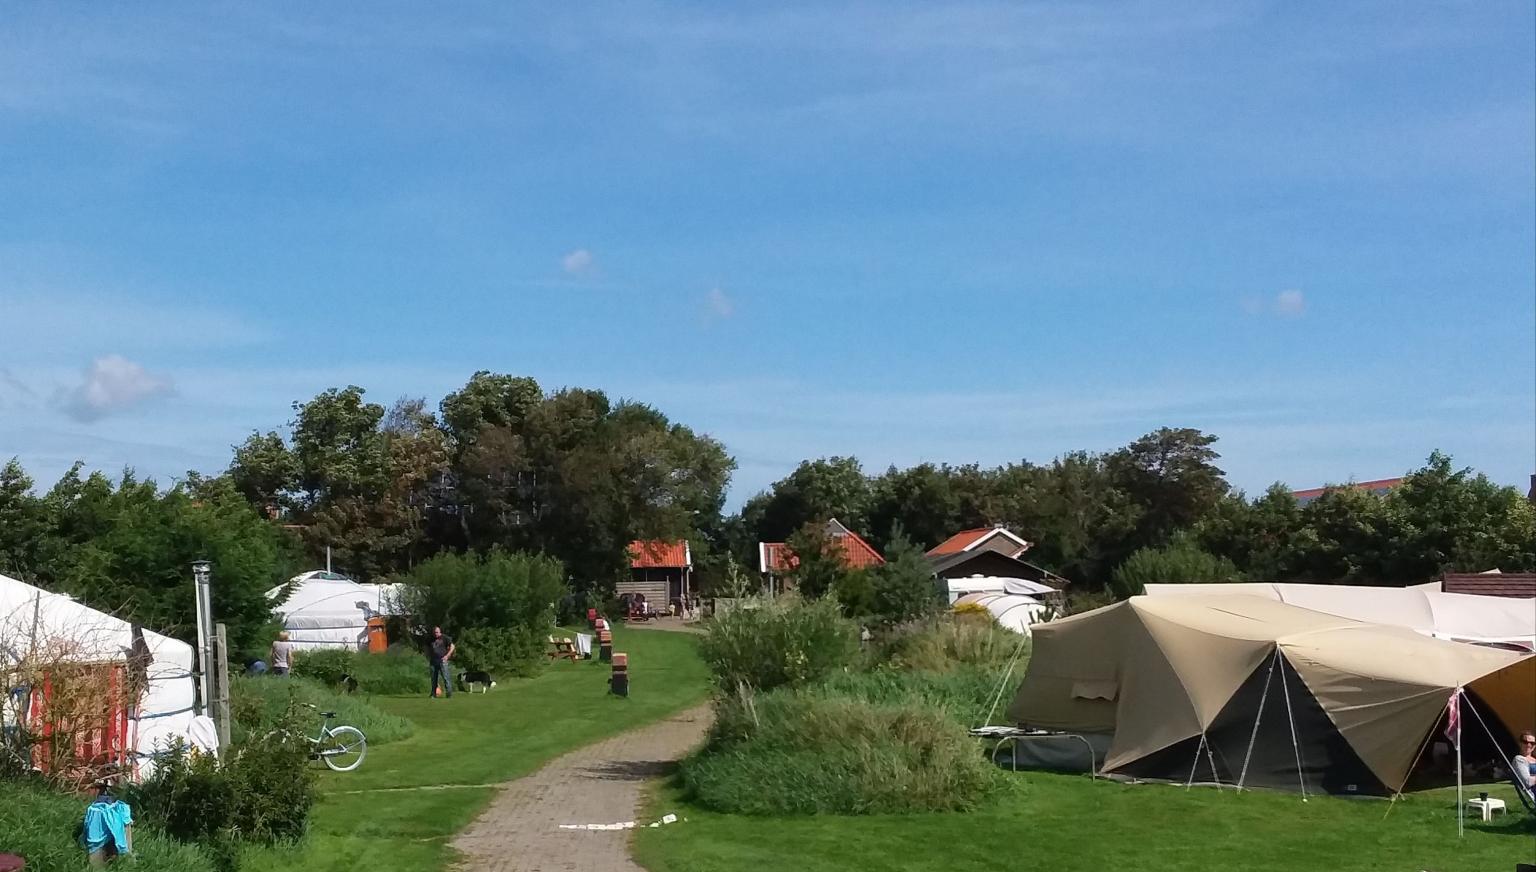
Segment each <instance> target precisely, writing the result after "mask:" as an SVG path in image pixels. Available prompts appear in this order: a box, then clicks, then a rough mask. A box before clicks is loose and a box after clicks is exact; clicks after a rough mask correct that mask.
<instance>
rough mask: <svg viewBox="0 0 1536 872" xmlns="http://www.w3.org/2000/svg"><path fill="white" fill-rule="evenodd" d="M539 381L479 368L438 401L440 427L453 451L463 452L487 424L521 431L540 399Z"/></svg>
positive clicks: (541, 397) (541, 394)
mask: <svg viewBox="0 0 1536 872" xmlns="http://www.w3.org/2000/svg"><path fill="white" fill-rule="evenodd" d="M543 398H544V392H543V391H542V390H541V389H540V388H539V383H538V382H536V381H534V380H533V379H531V378H526V377H523V376H512V375H502V374H500V373H493V372H490V371H488V370H483V369H482V370H480V371H479V372H476V373H475V374H474V375H472V376H470V377H469V381H468V382H467V383H466V384H465V385H464V387H462V388H460V389H458V390H456V391H454V392H453V393H451V394H449V395H448V396H446V397H443V401H442V403H441V404H439V406H438V409H439V410H440V411H441V412H442V420H443V430H444V432H445V433H446V434H447V436H448V438H449V439H450V440H451V442H452V444H453V446H454V449H455V451H458V452H462V451H463V450H465V449H466V448H468V447H469V446H470V445H472V444H474V442H475V440H476V439H477V438H479V435H480V431H481V430H482V429H484V428H486V427H506V428H509V429H511V430H512V432H514V433H516V432H520V431H521V430H522V428H523V424H524V422H525V421H526V420H527V419H528V415H529V413H530V412H531V411H532V410H533V409H534V407H536V406H538V405H539V403H540V402H542V400H543Z"/></svg>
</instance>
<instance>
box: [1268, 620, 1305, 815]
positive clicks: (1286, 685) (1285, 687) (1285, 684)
mask: <svg viewBox="0 0 1536 872" xmlns="http://www.w3.org/2000/svg"><path fill="white" fill-rule="evenodd" d="M1275 656H1276V657H1279V656H1280V647H1279V646H1278V645H1277V646H1275ZM1280 689H1281V691H1282V692H1283V693H1284V694H1285V718H1286V720H1288V721H1290V722H1291V750H1292V751H1295V752H1296V780H1298V781H1300V782H1301V801H1302V802H1306V801H1307V775H1306V773H1305V772H1304V771H1302V768H1301V745H1300V744H1298V743H1297V741H1296V714H1295V713H1294V712H1293V711H1292V710H1291V685H1290V682H1289V681H1287V680H1286V678H1285V667H1284V666H1281V667H1280Z"/></svg>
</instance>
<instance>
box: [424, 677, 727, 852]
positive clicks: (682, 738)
mask: <svg viewBox="0 0 1536 872" xmlns="http://www.w3.org/2000/svg"><path fill="white" fill-rule="evenodd" d="M709 719H710V708H709V706H708V705H707V704H706V705H701V706H698V707H696V708H692V709H689V710H688V711H685V712H682V713H680V714H676V715H673V716H672V717H670V718H668V719H666V720H664V721H661V722H659V723H655V724H652V725H650V726H648V727H642V728H640V729H638V730H631V731H630V732H627V733H623V734H621V735H618V736H615V737H613V738H611V739H605V740H603V741H601V742H598V743H596V744H593V745H588V746H587V747H585V748H582V749H580V750H577V751H573V752H571V753H569V754H566V755H565V756H564V757H558V758H556V759H554V760H552V761H550V762H549V763H547V764H545V766H544V768H543V769H540V770H539V771H538V772H535V773H533V774H532V775H529V776H527V777H525V778H519V779H517V780H516V781H512V782H509V783H507V784H506V786H505V787H504V789H503V790H502V791H501V792H500V793H498V794H497V795H496V798H495V800H493V801H492V802H491V805H490V807H489V808H487V809H486V810H485V811H484V812H483V813H482V814H481V815H480V817H479V818H477V819H476V820H475V822H474V823H472V824H470V826H469V828H468V829H466V830H465V831H464V832H462V833H460V834H459V835H458V836H457V837H456V838H455V840H454V842H453V846H454V847H455V848H457V849H458V850H459V851H461V852H462V853H463V857H464V861H463V864H462V866H461V868H463V869H465V870H473V872H567V870H569V872H576V870H580V872H644V870H643V869H641V867H640V866H638V865H636V864H635V862H634V861H632V860H630V859H629V831H628V830H563V829H560V825H561V824H613V823H620V822H623V821H633V820H637V816H638V815H639V814H640V801H641V792H642V790H643V788H644V786H645V782H647V781H649V780H651V779H653V778H657V777H659V776H661V775H665V774H666V773H667V772H668V771H670V769H671V767H672V764H673V763H675V762H676V761H677V760H678V759H680V758H681V757H682V756H683V755H684V754H686V753H688V751H689V750H691V749H692V748H693V747H694V746H695V745H697V744H698V743H699V742H701V741H703V739H704V733H705V731H706V730H708V728H709ZM639 823H640V825H641V826H643V825H645V824H647V823H649V821H639Z"/></svg>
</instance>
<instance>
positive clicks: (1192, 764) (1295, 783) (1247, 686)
mask: <svg viewBox="0 0 1536 872" xmlns="http://www.w3.org/2000/svg"><path fill="white" fill-rule="evenodd" d="M1032 629H1033V630H1034V653H1033V656H1032V659H1031V661H1030V665H1029V671H1028V673H1027V674H1026V676H1025V678H1024V681H1023V683H1022V684H1021V685H1020V687H1019V690H1018V693H1017V695H1016V696H1015V698H1014V700H1013V703H1012V705H1011V706H1010V707H1009V709H1008V715H1009V717H1010V719H1011V720H1013V721H1014V722H1016V723H1019V724H1023V725H1026V726H1030V727H1039V728H1045V729H1054V730H1063V731H1070V732H1076V733H1088V734H1093V733H1098V734H1107V735H1109V736H1110V737H1111V738H1110V742H1109V750H1108V753H1107V755H1106V757H1105V759H1104V763H1103V768H1104V770H1105V771H1109V772H1119V773H1122V774H1126V775H1131V776H1136V777H1145V778H1160V779H1170V780H1179V781H1184V780H1186V778H1187V779H1189V780H1195V779H1199V780H1201V781H1216V782H1219V783H1232V784H1239V785H1244V786H1249V785H1257V786H1274V787H1282V788H1291V789H1296V788H1300V789H1301V790H1303V791H1305V792H1315V791H1324V792H1329V793H1361V794H1378V795H1380V794H1387V793H1392V792H1396V791H1398V790H1401V789H1403V787H1404V786H1405V785H1406V783H1407V779H1408V775H1409V771H1410V770H1411V769H1412V768H1413V765H1414V762H1415V760H1416V759H1418V758H1419V756H1420V752H1421V750H1422V749H1423V748H1424V746H1425V744H1426V742H1427V741H1428V740H1429V739H1430V738H1431V733H1432V731H1433V730H1434V727H1435V725H1436V724H1437V723H1439V722H1440V719H1441V717H1442V716H1443V715H1444V714H1445V712H1446V708H1447V703H1448V701H1449V700H1450V699H1451V697H1452V695H1453V694H1455V693H1456V692H1457V691H1458V689H1462V688H1465V689H1466V690H1468V691H1469V692H1470V693H1469V694H1468V696H1469V697H1470V698H1471V700H1472V703H1473V704H1472V705H1471V706H1468V708H1469V709H1471V711H1470V712H1469V713H1468V714H1466V715H1464V717H1465V718H1466V720H1468V721H1471V720H1472V719H1473V718H1474V717H1476V718H1479V719H1484V720H1487V721H1488V722H1489V723H1488V727H1489V730H1490V731H1492V732H1495V733H1502V734H1507V733H1508V732H1513V731H1514V730H1519V729H1523V728H1525V727H1526V726H1527V725H1529V724H1532V723H1536V656H1532V655H1522V654H1517V653H1513V652H1509V651H1501V650H1497V649H1492V648H1482V647H1477V646H1472V645H1464V644H1460V643H1456V642H1448V641H1442V640H1439V639H1432V638H1427V637H1425V636H1423V635H1420V634H1419V633H1416V632H1414V631H1412V630H1409V629H1406V628H1403V627H1389V626H1382V625H1377V624H1367V623H1362V622H1359V621H1353V620H1349V619H1347V618H1341V617H1337V616H1334V615H1327V614H1322V613H1320V612H1314V611H1310V610H1307V609H1302V608H1297V607H1295V606H1291V605H1287V604H1285V603H1282V602H1278V601H1275V600H1271V599H1264V598H1259V597H1253V596H1242V595H1235V596H1217V595H1207V596H1200V595H1190V596H1169V597H1148V596H1140V597H1134V598H1132V599H1130V600H1127V601H1125V602H1121V603H1116V604H1114V605H1111V606H1106V607H1104V608H1101V609H1096V610H1094V611H1092V612H1086V613H1084V614H1081V615H1074V616H1072V617H1068V618H1063V619H1061V620H1058V621H1052V622H1050V623H1046V624H1040V625H1038V626H1035V627H1034V628H1032ZM1478 728H1479V727H1477V726H1474V725H1473V724H1471V723H1467V724H1464V729H1466V730H1473V729H1478ZM1499 740H1502V735H1501V736H1500V737H1499V738H1497V739H1495V741H1499Z"/></svg>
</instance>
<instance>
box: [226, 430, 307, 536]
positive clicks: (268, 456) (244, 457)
mask: <svg viewBox="0 0 1536 872" xmlns="http://www.w3.org/2000/svg"><path fill="white" fill-rule="evenodd" d="M229 475H230V478H231V479H232V480H233V481H234V484H235V488H236V489H237V490H239V491H240V493H242V494H244V495H245V498H246V499H247V500H249V501H250V503H251V505H253V506H256V507H257V508H258V509H264V510H266V511H267V512H268V514H269V515H272V516H274V517H275V516H276V514H277V512H278V511H279V510H280V509H281V508H283V507H285V506H286V505H287V504H288V503H289V501H290V500H291V498H292V495H293V493H294V492H295V491H296V490H297V489H298V486H299V463H298V459H297V458H295V457H294V456H293V452H291V451H289V450H288V445H287V443H285V442H284V441H283V437H281V436H279V435H277V434H276V433H274V432H268V433H264V434H263V433H252V434H251V435H250V436H249V437H247V438H246V440H245V441H244V442H242V443H241V444H239V445H237V446H235V456H234V460H232V461H231V462H230V464H229Z"/></svg>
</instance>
